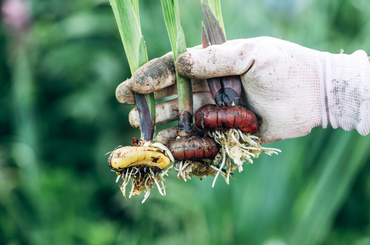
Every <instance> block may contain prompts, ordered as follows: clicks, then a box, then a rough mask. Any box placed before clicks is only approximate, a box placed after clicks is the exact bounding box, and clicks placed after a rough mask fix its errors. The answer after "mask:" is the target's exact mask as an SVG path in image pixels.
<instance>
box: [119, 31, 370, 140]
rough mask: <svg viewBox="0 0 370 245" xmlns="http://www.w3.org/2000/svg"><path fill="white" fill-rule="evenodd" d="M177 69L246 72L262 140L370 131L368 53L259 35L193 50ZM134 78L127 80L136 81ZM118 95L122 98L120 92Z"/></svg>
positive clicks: (192, 74)
mask: <svg viewBox="0 0 370 245" xmlns="http://www.w3.org/2000/svg"><path fill="white" fill-rule="evenodd" d="M176 68H177V70H178V72H179V73H180V74H181V75H183V76H186V77H189V78H193V79H207V78H211V77H218V76H229V75H241V79H242V82H243V87H244V91H245V94H246V100H245V104H246V106H247V107H248V108H249V109H251V110H252V111H253V112H255V113H256V114H257V115H258V116H259V117H260V118H261V119H262V122H261V125H260V129H259V132H258V135H259V136H260V137H261V141H262V143H270V142H274V141H278V140H282V139H288V138H295V137H300V136H304V135H307V134H308V133H309V132H310V131H311V129H312V128H313V127H316V126H319V125H322V127H324V128H326V127H327V125H328V124H331V125H332V127H333V128H337V127H341V128H343V129H344V130H352V129H356V130H357V131H358V132H359V133H360V134H361V135H366V134H368V133H369V130H370V63H369V59H368V57H367V55H366V53H365V52H364V51H356V52H355V53H353V54H352V55H345V54H330V53H327V52H319V51H316V50H312V49H308V48H305V47H302V46H299V45H297V44H294V43H290V42H287V41H283V40H280V39H275V38H271V37H259V38H251V39H241V40H233V41H228V42H226V43H224V44H222V45H213V46H210V47H208V48H206V49H200V48H194V49H189V50H188V52H186V53H184V54H181V55H180V56H179V57H178V58H177V60H176ZM138 71H139V70H138ZM139 72H140V71H139ZM157 74H158V73H157ZM134 77H135V75H134V76H133V78H134ZM133 78H132V79H130V80H128V82H127V84H134V83H136V80H135V79H133ZM154 81H156V80H155V79H154V80H152V81H151V82H149V83H148V84H151V85H152V86H153V84H154ZM171 81H173V79H172V80H171ZM157 82H158V81H157ZM199 83H201V82H199ZM120 86H121V85H120ZM117 91H118V90H117ZM135 91H136V92H140V91H139V90H135ZM117 98H118V100H119V101H122V99H120V96H119V93H117ZM203 102H204V103H209V102H208V101H200V103H203ZM173 103H175V102H173ZM197 103H198V102H197ZM199 106H201V105H196V106H195V107H196V108H198V107H199ZM133 114H134V113H133ZM132 124H134V125H135V124H136V126H137V122H134V121H132ZM168 132H170V131H168ZM171 134H174V132H172V131H171V133H170V134H166V137H169V136H170V135H171Z"/></svg>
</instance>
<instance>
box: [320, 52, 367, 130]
mask: <svg viewBox="0 0 370 245" xmlns="http://www.w3.org/2000/svg"><path fill="white" fill-rule="evenodd" d="M324 69H325V70H324V71H323V73H321V74H324V76H326V77H325V78H322V79H321V81H324V83H323V86H322V89H323V93H322V94H323V95H325V96H323V99H322V103H323V109H324V110H323V116H322V127H323V128H326V127H327V125H328V124H331V126H332V127H333V128H338V127H341V128H343V129H344V130H346V131H349V130H352V129H356V130H357V131H358V133H359V134H361V135H367V134H368V133H369V131H370V62H369V60H368V56H367V54H366V53H365V52H364V51H362V50H359V51H356V52H354V53H353V54H351V55H345V54H326V66H325V68H324Z"/></svg>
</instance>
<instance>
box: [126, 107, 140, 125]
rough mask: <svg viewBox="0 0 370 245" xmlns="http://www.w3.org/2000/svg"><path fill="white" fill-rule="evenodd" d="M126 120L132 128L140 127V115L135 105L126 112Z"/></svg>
mask: <svg viewBox="0 0 370 245" xmlns="http://www.w3.org/2000/svg"><path fill="white" fill-rule="evenodd" d="M128 120H129V122H130V124H131V126H132V127H133V128H137V129H140V115H139V111H138V109H137V107H135V108H134V109H132V110H131V111H130V113H129V114H128Z"/></svg>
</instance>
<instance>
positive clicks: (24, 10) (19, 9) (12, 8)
mask: <svg viewBox="0 0 370 245" xmlns="http://www.w3.org/2000/svg"><path fill="white" fill-rule="evenodd" d="M1 19H2V20H3V22H4V23H5V24H6V25H7V26H9V27H10V29H11V30H12V31H14V32H16V33H18V34H20V33H22V32H23V31H25V30H27V28H28V27H29V25H30V22H31V20H30V8H29V6H28V4H27V3H26V2H25V1H24V0H4V1H3V3H2V5H1Z"/></svg>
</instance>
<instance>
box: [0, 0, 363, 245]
mask: <svg viewBox="0 0 370 245" xmlns="http://www.w3.org/2000/svg"><path fill="white" fill-rule="evenodd" d="M179 2H180V12H181V23H182V26H183V29H184V32H185V36H186V38H187V40H186V41H187V44H188V46H189V47H191V46H195V45H198V44H200V42H201V35H200V34H201V31H200V30H201V21H202V16H201V9H200V1H198V0H188V1H181V0H180V1H179ZM29 3H30V5H31V8H32V25H31V27H30V30H29V33H28V34H27V35H25V37H23V38H22V42H18V41H17V39H16V37H15V36H14V35H13V34H12V33H11V30H9V29H8V28H6V27H5V26H4V25H1V27H0V28H1V29H0V57H1V59H0V81H1V82H0V106H1V110H0V244H32V245H33V244H35V245H43V244H125V245H126V244H264V245H275V244H321V245H326V244H328V245H329V244H354V245H365V244H370V208H369V207H370V153H369V152H370V151H369V150H368V149H369V148H370V136H366V137H362V136H359V135H358V134H357V132H355V131H352V132H344V131H343V130H341V129H336V130H333V129H331V128H330V127H329V128H328V129H322V128H320V127H319V128H315V129H313V131H312V133H311V134H309V135H308V136H306V137H302V138H297V139H290V140H285V141H282V142H277V143H274V144H271V146H272V147H277V148H280V149H281V150H282V151H283V152H282V153H281V154H280V155H279V156H273V157H268V156H261V157H260V158H259V159H256V160H255V163H254V164H250V165H246V166H245V168H244V171H243V172H242V173H238V174H236V176H235V177H236V180H235V181H231V183H230V186H227V185H226V184H225V183H223V182H222V181H221V180H219V182H218V183H217V184H216V186H215V188H214V189H211V182H212V179H211V178H208V179H205V180H202V181H200V180H198V179H195V178H194V179H192V180H191V181H189V182H188V183H185V182H183V181H182V180H177V179H176V178H175V176H173V175H174V174H173V173H172V175H171V176H170V177H168V178H167V181H166V185H167V186H168V189H167V196H165V197H162V196H160V195H159V194H158V193H155V191H153V192H152V194H151V197H150V198H149V199H148V200H147V202H146V203H145V204H143V205H142V204H141V199H142V197H134V198H132V199H129V200H125V198H124V197H122V195H121V193H120V191H119V188H118V184H116V183H115V175H114V173H113V172H110V171H109V168H108V166H107V164H106V159H107V156H106V155H105V153H107V152H109V151H110V150H112V149H114V148H115V147H116V146H118V145H129V144H130V142H131V138H132V137H133V136H136V137H139V131H138V130H134V129H132V128H131V127H130V125H129V124H128V120H127V117H128V112H129V111H130V109H132V108H133V107H132V106H123V105H120V104H119V103H118V102H117V101H116V99H115V96H114V91H115V87H116V86H117V85H118V84H119V83H120V82H121V81H123V80H125V79H127V78H129V76H130V70H129V67H128V64H127V59H126V57H125V54H124V50H123V47H122V43H121V40H120V37H119V33H118V29H117V26H116V23H115V20H114V17H113V13H112V10H111V8H110V6H109V4H108V0H89V1H87V0H65V1H60V0H48V1H43V0H31V1H30V2H29ZM369 9H370V2H369V1H367V0H356V1H353V0H338V1H331V0H304V1H293V0H284V1H277V0H263V1H260V0H248V1H242V0H232V1H222V10H223V18H224V23H225V28H226V33H227V37H228V39H235V38H247V37H255V36H261V35H268V36H273V37H281V38H282V39H285V40H289V41H293V42H296V43H298V44H301V45H303V46H306V47H309V48H313V49H318V50H322V51H329V52H334V53H338V52H340V49H343V50H344V52H345V53H351V52H353V51H355V50H357V49H363V50H365V51H367V52H368V53H370V33H369V30H370V17H369V14H368V10H369ZM140 11H141V13H140V16H141V26H142V32H143V35H144V37H145V40H146V44H147V48H148V53H149V58H150V59H152V58H155V57H159V56H161V55H163V54H165V53H167V52H169V51H170V49H171V48H170V43H169V40H168V36H167V33H166V29H165V25H164V21H163V15H162V10H161V6H160V1H159V0H158V1H149V0H145V1H140Z"/></svg>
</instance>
